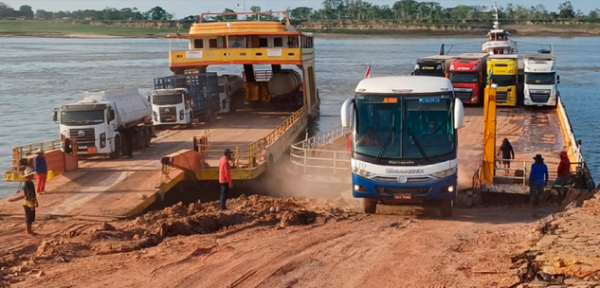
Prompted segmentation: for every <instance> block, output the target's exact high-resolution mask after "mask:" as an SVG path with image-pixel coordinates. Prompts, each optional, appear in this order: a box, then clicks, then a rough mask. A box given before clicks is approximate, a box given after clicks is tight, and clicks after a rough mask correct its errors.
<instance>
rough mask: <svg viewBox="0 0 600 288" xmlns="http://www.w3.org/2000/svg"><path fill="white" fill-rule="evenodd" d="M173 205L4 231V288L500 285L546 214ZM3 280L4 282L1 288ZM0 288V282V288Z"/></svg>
mask: <svg viewBox="0 0 600 288" xmlns="http://www.w3.org/2000/svg"><path fill="white" fill-rule="evenodd" d="M228 204H229V208H230V210H229V211H227V212H225V213H222V212H219V211H218V209H217V203H216V202H211V203H205V204H198V203H193V204H191V205H189V206H185V205H181V204H178V205H175V206H172V207H169V208H165V209H163V210H160V211H156V212H151V213H148V214H146V215H144V216H140V217H138V218H136V219H133V220H122V221H113V222H109V223H107V222H103V221H98V219H93V220H91V219H88V220H86V219H74V218H57V219H39V221H38V222H36V224H35V226H34V228H35V229H36V231H37V232H38V233H39V235H37V236H26V235H24V234H23V228H24V227H23V226H24V224H23V220H22V219H14V218H8V219H2V220H1V224H0V267H1V268H0V269H1V270H2V271H1V272H0V283H4V285H11V286H10V287H507V286H510V285H512V284H514V283H517V282H518V278H517V276H516V273H515V271H514V270H515V267H512V266H513V264H512V263H511V257H512V256H514V255H518V254H519V253H522V252H523V251H526V250H527V249H528V248H529V247H530V246H531V245H532V244H533V243H535V241H537V240H538V239H539V238H540V237H541V234H540V233H541V232H540V228H539V227H540V224H539V221H538V220H539V219H541V218H542V217H544V216H545V215H548V214H549V213H550V212H552V211H550V210H551V208H538V209H532V208H529V207H525V206H522V207H521V206H519V207H510V208H509V207H481V208H473V209H466V208H464V209H461V208H459V209H456V210H455V215H454V216H453V217H452V218H451V219H448V220H444V219H439V218H435V217H432V216H426V215H425V216H423V215H420V213H419V211H418V209H417V210H415V209H412V210H411V209H396V208H394V209H389V208H388V209H385V208H384V209H381V210H382V213H381V214H377V215H365V214H362V213H357V212H354V211H355V210H356V209H357V207H356V205H355V203H349V202H348V201H347V200H345V199H342V198H340V199H335V200H317V199H304V198H270V197H267V196H250V197H246V196H242V197H240V198H238V199H233V200H230V201H229V202H228ZM2 281H4V282H2ZM1 285H2V284H0V286H1Z"/></svg>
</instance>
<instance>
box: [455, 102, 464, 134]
mask: <svg viewBox="0 0 600 288" xmlns="http://www.w3.org/2000/svg"><path fill="white" fill-rule="evenodd" d="M464 120H465V108H464V107H463V103H462V101H460V99H458V98H456V99H454V129H460V128H462V127H463V126H464Z"/></svg>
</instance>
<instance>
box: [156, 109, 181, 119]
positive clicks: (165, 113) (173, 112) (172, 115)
mask: <svg viewBox="0 0 600 288" xmlns="http://www.w3.org/2000/svg"><path fill="white" fill-rule="evenodd" d="M158 112H159V115H160V122H177V109H176V108H175V106H173V107H160V108H158Z"/></svg>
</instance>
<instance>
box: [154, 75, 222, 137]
mask: <svg viewBox="0 0 600 288" xmlns="http://www.w3.org/2000/svg"><path fill="white" fill-rule="evenodd" d="M218 81H219V80H218V78H217V74H216V73H204V74H184V75H175V76H168V77H161V78H156V79H154V89H155V90H154V91H152V94H151V95H150V97H149V99H148V100H149V101H150V102H151V103H152V117H153V120H154V125H156V126H175V125H185V126H186V127H188V128H189V127H191V126H192V125H193V123H194V119H197V118H198V119H201V120H210V119H213V118H214V117H215V115H216V113H217V112H219V110H220V105H219V87H218V85H219V82H218Z"/></svg>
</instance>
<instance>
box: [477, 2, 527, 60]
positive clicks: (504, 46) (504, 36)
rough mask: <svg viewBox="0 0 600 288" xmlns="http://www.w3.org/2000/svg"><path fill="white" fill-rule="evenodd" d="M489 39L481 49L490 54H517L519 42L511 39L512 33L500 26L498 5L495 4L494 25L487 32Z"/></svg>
mask: <svg viewBox="0 0 600 288" xmlns="http://www.w3.org/2000/svg"><path fill="white" fill-rule="evenodd" d="M487 36H488V40H487V41H486V42H484V43H483V45H481V51H482V52H483V53H486V54H489V55H497V54H516V53H518V51H517V43H516V42H514V41H512V40H510V39H509V36H510V33H509V32H508V31H506V30H504V29H501V28H500V21H499V20H498V6H494V27H493V28H492V30H490V32H488V34H487Z"/></svg>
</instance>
